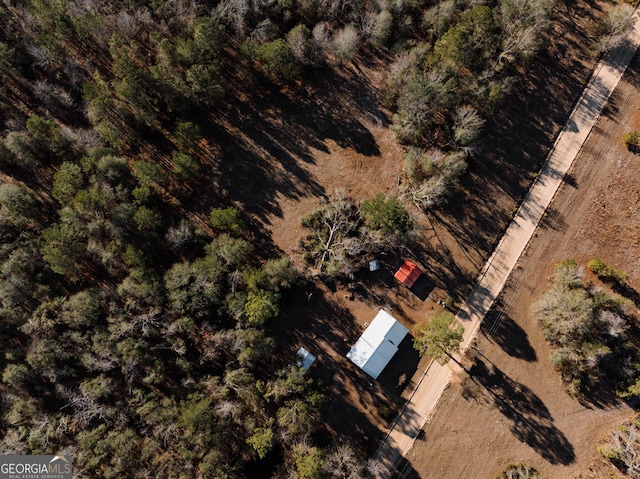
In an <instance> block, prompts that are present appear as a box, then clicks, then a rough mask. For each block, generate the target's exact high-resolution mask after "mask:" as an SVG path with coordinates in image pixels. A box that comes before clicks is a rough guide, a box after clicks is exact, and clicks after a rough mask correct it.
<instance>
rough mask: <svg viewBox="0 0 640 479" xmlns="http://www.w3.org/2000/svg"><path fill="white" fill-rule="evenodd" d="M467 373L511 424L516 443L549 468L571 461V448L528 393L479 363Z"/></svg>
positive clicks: (523, 387) (535, 398) (522, 387)
mask: <svg viewBox="0 0 640 479" xmlns="http://www.w3.org/2000/svg"><path fill="white" fill-rule="evenodd" d="M469 373H470V374H471V378H472V380H473V381H474V382H476V383H477V384H480V385H482V386H483V387H484V388H485V389H486V391H487V392H488V393H489V394H490V396H491V397H492V398H493V401H494V404H495V406H496V407H497V408H498V410H499V411H500V412H501V413H502V414H503V415H504V416H505V417H506V418H507V419H509V420H510V421H511V425H510V430H511V432H512V433H513V435H514V436H515V437H516V438H517V439H518V440H520V441H521V442H524V443H526V444H528V445H529V446H530V447H531V448H532V449H534V450H535V451H536V452H537V453H538V454H540V456H542V457H543V458H544V459H545V460H547V461H549V462H550V463H551V464H563V465H567V464H571V463H573V462H574V461H575V452H574V449H573V445H572V444H571V443H570V442H569V440H568V439H567V438H566V436H565V435H564V434H563V433H562V431H560V430H559V429H558V428H557V427H556V426H555V425H554V424H553V417H552V416H551V413H550V412H549V410H548V409H547V407H546V406H545V404H544V403H543V402H542V400H541V399H540V398H539V397H538V396H536V395H535V393H534V392H533V391H532V390H531V389H529V388H528V387H527V386H525V385H524V384H521V383H518V382H517V381H514V380H513V379H511V378H510V377H508V376H507V375H506V374H504V373H503V372H502V371H501V370H500V369H499V368H498V367H497V366H495V365H494V364H492V363H488V364H487V363H485V362H483V361H481V360H479V359H478V360H476V363H475V364H474V366H473V367H472V368H471V370H470V371H469Z"/></svg>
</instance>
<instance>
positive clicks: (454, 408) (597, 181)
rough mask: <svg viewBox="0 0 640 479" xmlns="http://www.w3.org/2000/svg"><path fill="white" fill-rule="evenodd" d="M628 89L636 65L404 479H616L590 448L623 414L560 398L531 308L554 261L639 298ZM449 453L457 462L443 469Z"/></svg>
mask: <svg viewBox="0 0 640 479" xmlns="http://www.w3.org/2000/svg"><path fill="white" fill-rule="evenodd" d="M638 86H640V60H639V59H638V56H637V55H636V57H635V58H634V60H633V62H632V64H631V65H630V67H629V69H628V71H627V74H626V75H625V77H624V78H623V80H622V81H621V82H620V84H619V85H618V88H617V89H616V91H615V92H614V94H613V96H612V98H611V101H610V104H609V106H608V107H607V108H606V109H605V111H604V112H603V115H602V117H601V118H600V120H599V121H598V123H597V124H596V126H595V128H594V130H593V132H592V134H591V136H590V137H589V138H588V140H587V143H586V144H585V146H584V148H583V149H582V151H581V153H580V154H579V156H578V158H577V159H576V160H575V163H574V166H573V169H572V170H571V171H570V174H569V176H568V177H567V180H566V181H565V183H564V184H563V185H562V186H561V189H560V190H559V192H558V194H557V195H556V197H555V199H554V201H553V202H552V204H551V206H550V208H549V210H548V212H547V214H546V216H545V218H544V219H543V222H542V225H541V227H540V228H539V229H538V231H537V233H536V236H535V238H534V239H533V240H532V241H531V243H530V244H529V247H528V249H527V250H526V253H525V254H524V255H523V257H521V259H520V261H519V263H518V265H517V266H516V271H515V272H514V273H513V274H512V276H511V278H510V280H509V281H508V283H507V285H506V287H505V289H504V290H503V293H502V295H501V297H500V299H499V303H498V304H497V305H496V306H495V307H494V308H493V310H492V312H491V313H490V314H489V316H488V317H487V318H486V319H485V322H484V323H483V328H482V330H481V334H480V336H479V339H478V346H479V347H480V349H481V350H482V351H483V353H484V355H485V356H486V357H484V358H482V357H480V358H479V359H480V360H479V361H478V362H477V364H478V365H477V366H476V369H475V371H474V372H475V373H476V374H477V376H478V378H479V379H478V380H477V381H472V380H466V381H464V382H462V383H459V384H453V385H452V386H451V387H449V389H448V390H447V391H446V392H445V394H444V396H443V398H442V400H441V403H440V404H439V405H438V408H437V410H436V412H435V414H434V416H433V418H432V420H431V422H430V423H429V424H428V425H427V427H426V428H425V429H424V433H423V434H422V436H421V438H420V439H419V440H418V441H416V444H415V447H414V448H413V449H412V450H411V452H410V453H409V455H408V459H409V463H408V464H406V465H405V468H404V477H406V478H418V477H420V478H423V479H426V478H434V479H435V478H437V479H449V478H451V479H458V478H461V477H479V478H492V477H494V476H495V475H496V474H497V473H498V472H499V471H500V470H501V469H503V468H504V467H505V466H506V465H507V464H510V463H517V462H526V463H529V464H531V465H533V466H534V467H536V468H537V469H538V470H540V471H541V472H542V473H543V475H544V476H545V477H547V478H555V479H570V478H577V477H594V478H595V477H605V474H608V473H609V472H613V473H614V474H617V475H614V476H610V477H622V475H621V474H620V473H619V471H616V470H613V469H609V468H608V467H607V466H606V465H604V464H603V463H602V460H601V459H600V458H599V456H598V453H597V451H596V446H597V443H598V442H599V441H600V440H601V439H602V438H603V437H604V436H605V435H606V432H607V431H608V430H610V429H612V428H613V427H615V426H616V425H617V424H619V423H621V422H622V421H623V420H624V419H626V418H628V417H629V416H630V415H631V414H632V411H631V410H630V409H629V408H628V407H627V406H626V405H624V404H617V405H611V406H609V407H608V408H605V409H603V408H596V407H589V406H585V405H582V404H580V403H579V402H578V401H577V400H575V399H572V398H571V397H569V396H568V395H567V394H566V393H565V392H564V391H563V389H564V386H563V384H562V383H561V381H560V378H559V375H558V374H557V373H556V372H555V371H554V370H553V368H552V367H551V364H550V362H549V355H550V352H551V350H550V348H549V346H548V345H547V343H546V342H545V340H544V338H543V336H542V333H541V332H540V329H539V328H538V326H537V325H536V324H535V322H534V320H533V318H532V314H531V306H532V303H533V302H534V301H535V300H536V299H538V298H539V297H540V295H541V294H542V292H543V291H544V290H545V288H546V287H547V285H548V279H549V277H550V276H551V274H552V271H553V265H554V264H556V263H557V262H559V261H561V260H562V259H565V258H573V259H575V260H576V261H578V263H582V264H584V263H585V262H586V261H588V260H589V259H592V258H595V257H599V258H602V259H603V260H604V261H605V262H607V263H610V264H612V265H614V266H615V267H616V268H619V269H621V270H623V271H626V272H627V273H628V274H629V278H630V280H629V282H630V285H631V287H632V288H634V289H636V290H637V289H638V288H639V287H640V257H639V255H638V251H639V246H640V235H639V233H640V204H639V202H638V200H639V198H640V185H639V183H638V178H639V177H640V158H639V157H638V156H636V155H634V154H633V153H631V152H629V151H627V149H626V147H625V146H624V145H623V143H622V141H621V138H622V135H623V134H624V133H626V132H627V131H629V130H631V129H638V128H640V124H639V122H638V111H639V108H640V92H639V91H638ZM636 306H640V305H636ZM451 451H457V454H456V456H455V457H458V458H460V459H459V460H452V459H451V457H452V454H451ZM460 451H464V454H463V455H462V454H460ZM591 469H593V471H591ZM594 471H595V472H594ZM607 477H609V476H608V475H607Z"/></svg>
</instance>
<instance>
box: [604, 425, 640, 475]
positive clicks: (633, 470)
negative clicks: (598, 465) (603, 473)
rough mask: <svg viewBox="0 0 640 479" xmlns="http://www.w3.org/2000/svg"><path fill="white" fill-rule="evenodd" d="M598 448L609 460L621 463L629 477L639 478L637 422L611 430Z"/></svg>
mask: <svg viewBox="0 0 640 479" xmlns="http://www.w3.org/2000/svg"><path fill="white" fill-rule="evenodd" d="M598 449H599V451H600V453H601V454H602V455H603V456H604V457H606V458H607V459H609V460H610V461H614V462H615V463H618V464H622V465H623V467H624V469H625V471H624V472H626V473H627V474H628V475H629V477H631V478H632V479H640V429H639V428H638V423H637V422H635V421H634V422H632V423H631V424H629V425H625V426H624V427H620V428H619V429H616V430H615V431H613V432H612V433H611V436H610V437H609V439H608V440H607V442H606V443H605V444H604V445H602V446H600V447H599V448H598Z"/></svg>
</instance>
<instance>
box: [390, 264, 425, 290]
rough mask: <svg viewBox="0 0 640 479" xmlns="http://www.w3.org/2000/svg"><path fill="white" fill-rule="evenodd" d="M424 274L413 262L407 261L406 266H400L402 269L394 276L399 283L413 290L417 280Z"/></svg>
mask: <svg viewBox="0 0 640 479" xmlns="http://www.w3.org/2000/svg"><path fill="white" fill-rule="evenodd" d="M421 274H422V271H420V268H418V266H417V265H416V264H415V263H414V262H413V261H411V260H409V259H407V260H405V262H404V264H403V265H402V266H400V269H399V270H398V271H396V274H394V275H393V277H394V278H396V279H397V280H398V281H400V282H401V283H402V284H404V285H405V286H406V287H407V288H411V286H413V285H414V283H415V282H416V281H417V279H418V278H419V277H420V275H421Z"/></svg>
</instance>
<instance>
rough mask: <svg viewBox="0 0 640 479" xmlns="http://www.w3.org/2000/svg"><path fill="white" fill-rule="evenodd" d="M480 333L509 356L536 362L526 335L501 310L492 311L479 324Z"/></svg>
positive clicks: (535, 356)
mask: <svg viewBox="0 0 640 479" xmlns="http://www.w3.org/2000/svg"><path fill="white" fill-rule="evenodd" d="M480 331H481V332H482V334H484V336H485V337H486V338H488V339H489V340H491V341H493V342H495V343H497V344H498V345H499V346H500V347H501V348H502V350H503V351H504V352H505V353H507V354H508V355H509V356H513V357H514V358H519V359H524V360H525V361H529V362H531V361H536V360H537V359H538V357H537V355H536V351H535V349H533V347H532V346H531V343H529V339H528V335H527V333H526V331H525V330H524V329H522V328H521V327H520V325H518V324H517V323H516V322H515V321H514V320H513V319H512V318H511V317H510V316H509V315H508V314H506V313H505V312H504V311H503V310H502V309H499V310H496V309H492V310H491V311H489V313H488V314H487V315H486V316H485V318H484V320H483V321H482V323H480Z"/></svg>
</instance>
